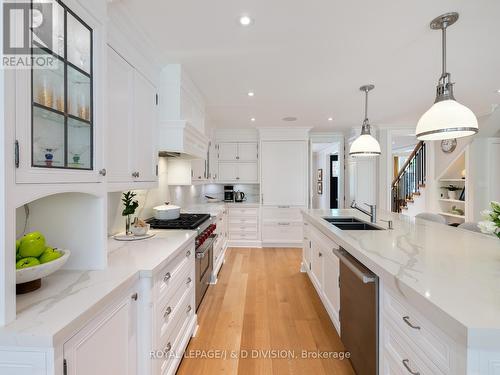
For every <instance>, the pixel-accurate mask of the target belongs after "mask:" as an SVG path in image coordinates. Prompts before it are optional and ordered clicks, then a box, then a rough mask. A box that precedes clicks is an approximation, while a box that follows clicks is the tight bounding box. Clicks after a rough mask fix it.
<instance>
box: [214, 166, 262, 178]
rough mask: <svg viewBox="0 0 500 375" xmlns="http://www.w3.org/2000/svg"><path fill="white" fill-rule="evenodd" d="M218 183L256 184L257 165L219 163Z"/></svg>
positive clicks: (257, 176)
mask: <svg viewBox="0 0 500 375" xmlns="http://www.w3.org/2000/svg"><path fill="white" fill-rule="evenodd" d="M218 180H219V181H225V182H240V183H243V182H246V183H257V182H258V180H259V171H258V166H257V163H227V162H224V163H219V176H218Z"/></svg>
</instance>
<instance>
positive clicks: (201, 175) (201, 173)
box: [191, 159, 207, 182]
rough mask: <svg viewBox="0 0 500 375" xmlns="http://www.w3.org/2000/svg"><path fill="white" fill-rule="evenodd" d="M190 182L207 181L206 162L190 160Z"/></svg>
mask: <svg viewBox="0 0 500 375" xmlns="http://www.w3.org/2000/svg"><path fill="white" fill-rule="evenodd" d="M191 177H192V181H193V182H194V181H204V180H206V179H207V161H206V160H204V159H193V160H191Z"/></svg>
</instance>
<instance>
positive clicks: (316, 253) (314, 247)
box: [311, 240, 324, 295]
mask: <svg viewBox="0 0 500 375" xmlns="http://www.w3.org/2000/svg"><path fill="white" fill-rule="evenodd" d="M323 255H324V250H323V248H322V247H321V246H319V244H318V243H317V242H316V241H314V240H312V244H311V278H312V282H313V284H314V287H315V288H316V291H317V292H318V294H320V295H321V294H322V289H323Z"/></svg>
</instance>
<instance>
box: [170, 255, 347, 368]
mask: <svg viewBox="0 0 500 375" xmlns="http://www.w3.org/2000/svg"><path fill="white" fill-rule="evenodd" d="M301 254H302V251H301V250H300V249H281V248H266V249H235V248H233V249H228V252H227V255H226V264H225V265H224V266H223V267H222V270H221V272H220V274H219V281H218V283H217V285H215V286H211V287H210V288H209V290H208V291H207V294H206V296H205V299H204V301H203V302H202V305H201V306H200V310H199V311H198V321H199V325H200V327H199V330H198V333H197V336H196V337H195V338H193V339H192V340H191V342H190V344H189V346H188V348H187V351H186V356H185V358H184V359H183V361H182V363H181V365H180V367H179V370H178V372H177V374H181V375H198V374H228V375H229V374H241V375H243V374H270V375H271V374H272V375H274V374H299V375H304V374H314V375H321V374H335V375H344V374H354V371H353V370H352V367H351V365H350V363H349V360H347V359H343V360H340V359H334V358H332V356H334V355H335V354H334V353H333V352H342V353H341V354H343V350H344V348H343V345H342V343H341V341H340V339H339V336H338V335H337V332H336V330H335V328H334V327H333V325H332V323H331V321H330V318H329V317H328V314H327V312H326V310H325V309H324V307H323V305H322V303H321V301H320V299H319V297H318V295H317V294H316V291H315V289H314V287H313V285H312V284H311V282H310V281H309V278H308V277H307V275H306V274H303V273H300V271H299V268H300V262H301ZM197 351H199V352H197ZM281 351H283V352H281ZM303 351H305V352H306V353H307V355H309V356H314V355H317V353H318V352H323V353H325V352H326V353H328V354H329V355H330V356H331V358H327V359H318V358H308V359H304V358H302V356H303ZM332 353H333V354H332ZM245 356H246V358H244V357H245ZM210 357H215V358H210Z"/></svg>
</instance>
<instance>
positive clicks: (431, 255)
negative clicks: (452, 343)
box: [303, 209, 500, 343]
mask: <svg viewBox="0 0 500 375" xmlns="http://www.w3.org/2000/svg"><path fill="white" fill-rule="evenodd" d="M303 214H304V216H305V218H306V219H307V220H308V221H310V222H311V223H312V224H314V225H315V227H317V228H318V229H320V230H321V231H322V232H323V233H324V234H326V235H327V236H329V237H330V238H331V239H333V240H334V241H335V242H336V243H337V244H338V245H340V246H341V247H343V248H344V249H345V250H347V251H348V252H349V253H350V254H351V255H352V256H354V257H355V258H357V259H358V260H359V261H360V262H362V263H363V264H364V265H365V266H367V267H368V268H369V269H371V270H372V272H374V273H375V274H377V275H378V276H379V277H380V278H381V280H382V282H383V283H385V284H387V285H388V286H392V287H394V288H396V290H398V291H399V292H400V293H401V294H403V295H404V297H406V298H408V299H409V300H411V301H412V303H413V306H415V307H416V308H417V309H420V310H424V313H426V314H427V316H429V315H430V316H432V317H433V318H435V319H433V321H434V323H436V325H437V326H438V327H440V328H442V329H444V330H445V331H446V332H447V333H451V334H453V333H455V334H456V335H458V336H462V338H465V337H468V338H469V339H470V337H473V336H475V335H474V333H477V332H481V331H482V332H484V331H485V330H486V331H487V332H488V335H493V336H494V337H496V338H497V339H498V338H500V241H499V240H498V238H495V237H493V236H488V235H484V234H481V233H475V232H470V231H466V230H463V229H458V228H454V227H450V226H447V225H442V224H438V223H433V222H430V221H425V220H420V219H415V218H410V217H408V216H404V215H398V214H394V213H390V212H384V211H381V212H379V220H378V221H377V223H376V224H377V225H378V226H380V227H382V228H387V223H385V222H381V221H380V219H386V220H387V219H391V220H393V222H394V229H393V230H380V231H376V230H374V231H373V230H372V231H343V230H340V229H338V228H336V227H334V226H333V225H331V224H330V223H328V222H327V221H325V220H323V217H331V216H341V217H342V216H348V217H353V216H354V217H357V218H359V219H361V220H364V221H369V217H368V216H367V215H364V214H363V213H361V212H359V211H357V210H352V209H347V210H303ZM436 320H438V321H436ZM456 335H455V336H456ZM476 336H477V335H476ZM455 338H456V337H455ZM469 343H470V341H469Z"/></svg>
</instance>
